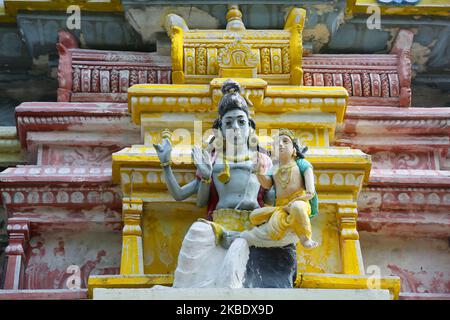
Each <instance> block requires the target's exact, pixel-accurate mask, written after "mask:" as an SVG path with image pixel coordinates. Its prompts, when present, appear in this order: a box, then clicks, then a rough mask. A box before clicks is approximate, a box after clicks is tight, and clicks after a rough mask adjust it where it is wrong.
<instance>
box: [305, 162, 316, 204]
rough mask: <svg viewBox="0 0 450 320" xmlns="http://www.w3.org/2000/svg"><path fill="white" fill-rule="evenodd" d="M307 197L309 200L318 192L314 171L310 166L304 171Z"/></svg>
mask: <svg viewBox="0 0 450 320" xmlns="http://www.w3.org/2000/svg"><path fill="white" fill-rule="evenodd" d="M304 177H305V188H306V197H307V199H308V200H310V199H312V198H313V197H314V195H315V194H316V188H315V186H314V173H313V169H312V168H308V169H306V170H305V173H304Z"/></svg>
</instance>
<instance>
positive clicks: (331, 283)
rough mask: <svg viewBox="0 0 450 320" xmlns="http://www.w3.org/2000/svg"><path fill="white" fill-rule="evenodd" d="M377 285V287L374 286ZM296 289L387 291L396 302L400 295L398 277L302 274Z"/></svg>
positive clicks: (299, 275)
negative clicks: (376, 277)
mask: <svg viewBox="0 0 450 320" xmlns="http://www.w3.org/2000/svg"><path fill="white" fill-rule="evenodd" d="M377 283H378V287H377V286H376V284H377ZM295 287H296V288H311V289H387V290H389V292H390V293H391V295H392V299H394V300H397V299H398V296H399V293H400V278H399V277H393V276H392V277H382V278H378V279H375V278H374V276H365V275H346V274H326V273H303V274H298V276H297V281H296V283H295Z"/></svg>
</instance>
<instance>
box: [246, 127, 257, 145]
mask: <svg viewBox="0 0 450 320" xmlns="http://www.w3.org/2000/svg"><path fill="white" fill-rule="evenodd" d="M258 143H259V140H258V136H257V135H256V133H255V130H254V129H251V130H250V136H249V137H248V146H249V148H256V147H257V146H258Z"/></svg>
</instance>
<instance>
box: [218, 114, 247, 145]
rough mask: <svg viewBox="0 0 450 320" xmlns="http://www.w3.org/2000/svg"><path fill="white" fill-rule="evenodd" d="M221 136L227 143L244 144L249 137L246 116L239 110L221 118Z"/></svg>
mask: <svg viewBox="0 0 450 320" xmlns="http://www.w3.org/2000/svg"><path fill="white" fill-rule="evenodd" d="M220 129H221V131H222V135H223V136H224V137H225V139H226V141H227V142H228V143H232V144H234V145H242V144H246V143H247V141H248V137H249V135H250V123H249V121H248V117H247V114H246V113H245V112H244V111H242V110H239V109H235V110H231V111H228V112H227V113H225V114H224V115H223V117H222V126H221V128H220Z"/></svg>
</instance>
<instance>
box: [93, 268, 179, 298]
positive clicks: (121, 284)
mask: <svg viewBox="0 0 450 320" xmlns="http://www.w3.org/2000/svg"><path fill="white" fill-rule="evenodd" d="M172 283H173V275H170V274H142V275H141V274H136V275H111V276H90V277H89V280H88V296H89V299H92V293H93V291H94V289H95V288H104V289H114V288H151V287H153V286H155V285H162V286H172Z"/></svg>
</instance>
